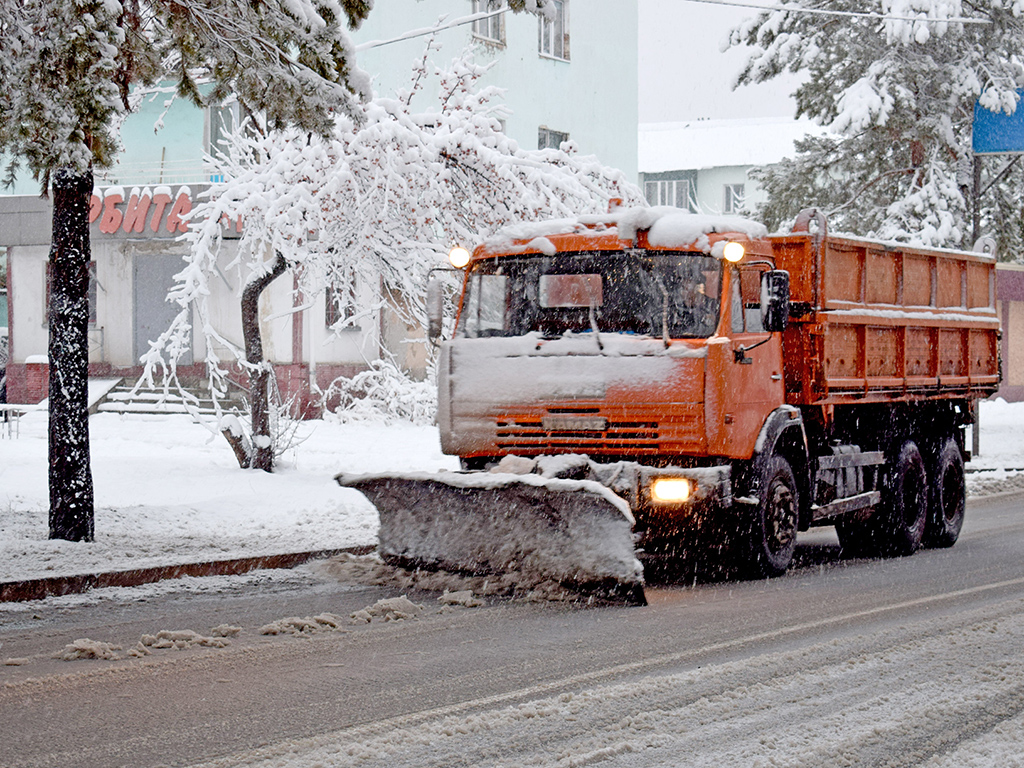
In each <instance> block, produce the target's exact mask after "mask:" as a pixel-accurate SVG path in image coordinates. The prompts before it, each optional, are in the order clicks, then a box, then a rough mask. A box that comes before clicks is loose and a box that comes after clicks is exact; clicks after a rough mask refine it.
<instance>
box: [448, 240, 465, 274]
mask: <svg viewBox="0 0 1024 768" xmlns="http://www.w3.org/2000/svg"><path fill="white" fill-rule="evenodd" d="M448 261H450V262H451V263H452V266H453V267H455V268H456V269H462V268H463V267H464V266H466V265H467V264H469V251H467V250H466V249H465V248H463V247H462V246H461V245H456V246H455V247H454V248H452V249H451V250H450V251H448Z"/></svg>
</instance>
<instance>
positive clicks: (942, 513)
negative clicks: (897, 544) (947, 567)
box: [924, 437, 967, 547]
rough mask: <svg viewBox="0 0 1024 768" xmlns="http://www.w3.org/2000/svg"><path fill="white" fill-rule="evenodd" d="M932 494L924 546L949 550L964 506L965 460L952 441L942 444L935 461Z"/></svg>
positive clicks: (955, 536)
mask: <svg viewBox="0 0 1024 768" xmlns="http://www.w3.org/2000/svg"><path fill="white" fill-rule="evenodd" d="M931 491H932V494H931V496H932V503H931V511H930V514H929V515H928V524H927V527H926V528H925V532H924V543H925V546H929V547H951V546H953V545H954V544H955V543H956V540H957V539H958V538H959V537H960V529H961V528H962V527H963V525H964V511H965V508H966V506H967V503H966V502H967V498H966V497H967V490H966V485H965V483H964V457H963V454H962V453H961V452H960V446H959V445H958V444H957V442H956V440H955V439H953V438H952V437H950V438H947V439H946V440H945V442H943V444H942V448H941V449H940V450H939V453H938V456H937V457H936V459H935V469H934V471H933V472H932V489H931Z"/></svg>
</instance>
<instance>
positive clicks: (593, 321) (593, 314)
mask: <svg viewBox="0 0 1024 768" xmlns="http://www.w3.org/2000/svg"><path fill="white" fill-rule="evenodd" d="M590 330H592V331H593V332H594V341H596V342H597V348H598V349H599V350H601V351H602V352H604V344H602V343H601V332H600V331H598V330H597V303H596V302H595V301H594V299H593V298H591V299H590Z"/></svg>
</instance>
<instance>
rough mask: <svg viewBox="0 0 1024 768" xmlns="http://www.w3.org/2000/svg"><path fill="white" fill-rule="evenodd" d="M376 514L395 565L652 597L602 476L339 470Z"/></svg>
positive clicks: (622, 514)
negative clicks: (353, 472) (519, 577)
mask: <svg viewBox="0 0 1024 768" xmlns="http://www.w3.org/2000/svg"><path fill="white" fill-rule="evenodd" d="M336 479H337V481H338V483H339V484H340V485H342V486H345V487H349V488H355V489H356V490H358V491H360V492H362V493H363V494H364V495H365V496H366V497H367V498H368V499H369V500H370V503H372V504H373V505H374V506H375V507H376V508H377V511H378V513H379V514H380V534H379V543H378V550H379V552H380V555H381V557H382V558H384V560H386V561H388V562H391V563H393V564H399V565H404V566H413V567H419V568H441V569H444V570H449V571H455V572H460V573H469V574H473V575H487V574H499V573H501V574H505V573H510V572H519V573H522V574H524V575H526V576H528V577H530V578H531V579H538V580H544V579H548V580H552V581H556V582H558V583H560V584H563V585H565V586H567V587H570V588H572V589H575V590H578V591H580V590H582V591H585V592H587V593H588V594H592V595H594V596H595V597H598V598H599V599H603V600H611V601H615V602H622V603H627V604H632V605H646V604H647V601H646V598H645V597H644V590H643V566H641V564H640V561H639V560H638V559H637V557H636V552H635V550H634V546H633V530H632V529H633V517H632V515H631V514H630V511H629V505H628V504H627V503H626V502H625V501H623V500H622V499H621V498H619V497H618V496H616V495H615V494H613V493H612V492H611V491H610V490H608V489H607V488H605V487H604V486H602V485H601V484H600V483H597V482H594V481H590V480H562V479H548V478H543V477H539V476H537V475H511V474H491V473H458V472H451V473H439V474H428V473H410V474H408V475H400V476H396V475H347V474H340V475H338V476H337V478H336Z"/></svg>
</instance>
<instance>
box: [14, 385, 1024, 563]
mask: <svg viewBox="0 0 1024 768" xmlns="http://www.w3.org/2000/svg"><path fill="white" fill-rule="evenodd" d="M8 426H11V429H10V430H8ZM89 427H90V435H91V446H92V468H93V480H94V485H95V493H96V541H95V542H93V543H90V544H81V543H78V544H75V543H70V542H63V541H50V540H49V539H47V509H48V495H47V494H48V491H47V440H46V433H47V420H46V414H45V413H44V412H30V413H27V414H25V415H24V416H22V417H21V420H20V423H18V424H17V425H16V426H15V425H7V424H4V423H3V422H0V582H8V581H19V580H23V579H33V578H44V577H48V576H69V575H77V574H86V573H96V572H103V571H115V570H130V569H133V568H145V567H154V566H162V565H174V564H179V563H188V562H203V561H206V560H220V559H227V558H233V557H251V556H258V555H269V554H281V553H288V552H302V551H307V550H320V549H335V548H340V547H346V546H353V545H365V544H375V543H376V536H377V525H378V522H377V514H376V512H375V510H374V509H373V507H371V506H370V504H369V503H368V502H367V501H366V500H365V499H364V498H363V497H362V496H361V495H360V494H359V493H358V492H356V491H354V490H351V489H345V488H340V487H339V486H338V485H337V484H336V483H335V482H334V479H333V478H334V475H335V474H336V473H338V472H340V471H346V472H357V473H358V472H390V471H402V472H410V471H417V470H425V471H433V470H437V469H441V468H446V469H455V468H457V466H458V462H457V460H456V459H455V458H453V457H451V456H444V455H443V454H442V453H441V449H440V445H439V442H438V435H437V430H436V428H433V427H417V426H413V425H409V424H406V425H401V424H397V425H383V424H366V423H357V424H337V423H333V422H326V421H314V422H308V423H306V424H305V425H303V429H302V431H303V435H304V436H305V437H306V439H305V442H303V443H302V444H301V445H299V446H297V447H296V448H295V449H293V450H292V451H290V452H289V453H288V455H286V456H285V457H284V459H283V460H282V463H281V467H280V469H279V471H277V472H275V473H274V474H273V475H268V474H266V473H264V472H260V471H243V470H240V469H239V468H238V465H237V464H236V463H235V459H234V456H233V455H232V453H231V450H230V449H229V447H228V445H227V443H226V442H225V441H224V439H223V438H222V437H220V436H219V435H211V433H210V432H209V431H208V430H207V429H206V428H204V427H203V426H201V425H198V424H195V423H193V422H192V421H191V419H190V418H189V417H187V416H177V415H168V416H138V415H135V416H120V415H117V414H111V413H100V414H97V415H96V416H93V417H92V418H91V419H90V421H89ZM981 429H982V432H981V454H980V455H979V456H978V457H976V458H975V459H974V460H973V461H972V462H971V466H970V468H971V469H977V470H979V471H978V472H974V473H972V474H971V475H970V476H969V478H968V484H969V485H968V487H969V490H970V492H971V493H972V494H975V495H979V494H990V493H996V492H1000V491H1004V490H1015V489H1024V403H1006V402H1003V401H1001V400H999V401H995V402H984V403H982V404H981Z"/></svg>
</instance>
